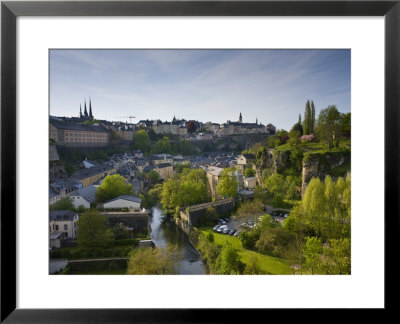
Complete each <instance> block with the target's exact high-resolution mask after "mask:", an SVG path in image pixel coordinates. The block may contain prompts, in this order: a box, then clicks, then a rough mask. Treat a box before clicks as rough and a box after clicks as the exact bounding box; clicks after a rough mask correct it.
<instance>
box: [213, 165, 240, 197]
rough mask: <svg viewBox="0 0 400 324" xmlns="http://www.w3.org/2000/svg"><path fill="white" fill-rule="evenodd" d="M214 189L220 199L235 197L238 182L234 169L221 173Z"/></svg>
mask: <svg viewBox="0 0 400 324" xmlns="http://www.w3.org/2000/svg"><path fill="white" fill-rule="evenodd" d="M216 189H217V193H218V195H220V196H221V197H226V196H229V197H232V198H234V197H236V196H237V189H238V182H237V180H236V176H235V169H233V168H226V169H224V170H223V171H222V172H221V176H220V178H219V180H218V184H217V188H216Z"/></svg>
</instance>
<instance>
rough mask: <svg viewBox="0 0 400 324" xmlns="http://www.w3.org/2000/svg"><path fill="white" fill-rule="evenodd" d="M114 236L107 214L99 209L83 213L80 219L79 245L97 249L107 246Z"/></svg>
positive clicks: (83, 247) (86, 248)
mask: <svg viewBox="0 0 400 324" xmlns="http://www.w3.org/2000/svg"><path fill="white" fill-rule="evenodd" d="M112 238H113V233H112V230H111V228H109V227H108V221H107V218H106V216H104V215H102V214H100V213H99V212H98V211H97V210H93V209H92V210H89V211H87V212H85V213H83V214H82V215H81V216H80V218H79V221H78V245H79V247H80V248H82V249H85V250H96V249H101V248H103V247H105V246H107V244H108V242H109V241H110V240H111V239H112Z"/></svg>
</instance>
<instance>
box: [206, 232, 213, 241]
mask: <svg viewBox="0 0 400 324" xmlns="http://www.w3.org/2000/svg"><path fill="white" fill-rule="evenodd" d="M206 239H207V241H208V242H210V243H213V242H214V234H213V233H211V232H208V233H207V236H206Z"/></svg>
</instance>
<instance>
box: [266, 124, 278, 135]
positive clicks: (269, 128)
mask: <svg viewBox="0 0 400 324" xmlns="http://www.w3.org/2000/svg"><path fill="white" fill-rule="evenodd" d="M266 128H267V134H268V135H275V134H276V127H275V126H274V125H272V124H268V125H267V127H266Z"/></svg>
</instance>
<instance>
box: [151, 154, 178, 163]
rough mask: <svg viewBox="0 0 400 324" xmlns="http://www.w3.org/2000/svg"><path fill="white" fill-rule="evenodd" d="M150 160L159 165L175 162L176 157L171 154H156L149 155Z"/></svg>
mask: <svg viewBox="0 0 400 324" xmlns="http://www.w3.org/2000/svg"><path fill="white" fill-rule="evenodd" d="M149 161H150V163H151V164H153V165H158V164H161V163H171V164H172V163H173V162H174V157H173V156H172V155H169V154H154V155H152V156H150V157H149Z"/></svg>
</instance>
